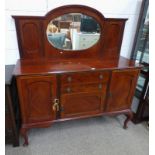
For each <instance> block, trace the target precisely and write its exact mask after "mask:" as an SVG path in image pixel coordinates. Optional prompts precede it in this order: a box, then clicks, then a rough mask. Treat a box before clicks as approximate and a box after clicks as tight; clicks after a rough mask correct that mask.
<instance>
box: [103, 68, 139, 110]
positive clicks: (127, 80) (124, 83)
mask: <svg viewBox="0 0 155 155" xmlns="http://www.w3.org/2000/svg"><path fill="white" fill-rule="evenodd" d="M138 74H139V71H138V70H120V71H113V72H112V77H111V82H110V86H109V87H110V88H109V93H108V100H107V107H106V111H119V110H125V109H130V107H131V102H132V98H133V95H134V91H135V87H136V82H137V77H138Z"/></svg>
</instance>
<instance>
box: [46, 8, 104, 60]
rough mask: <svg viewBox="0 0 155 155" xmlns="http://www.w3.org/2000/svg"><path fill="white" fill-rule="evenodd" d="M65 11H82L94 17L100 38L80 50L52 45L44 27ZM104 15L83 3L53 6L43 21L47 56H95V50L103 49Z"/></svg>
mask: <svg viewBox="0 0 155 155" xmlns="http://www.w3.org/2000/svg"><path fill="white" fill-rule="evenodd" d="M67 13H83V14H85V15H88V16H90V17H92V18H94V19H95V20H96V21H97V22H98V24H99V26H100V38H99V40H98V41H97V43H95V44H94V45H92V46H91V47H89V48H87V49H82V50H63V49H58V48H56V47H54V46H52V45H51V44H50V43H49V41H48V39H47V34H46V29H47V26H48V24H49V22H50V21H51V20H53V19H55V18H57V17H59V16H61V15H64V14H67ZM104 21H105V18H104V16H103V15H102V14H101V13H100V12H98V11H97V10H95V9H93V8H91V7H88V6H83V5H67V6H61V7H58V8H55V9H54V10H52V11H50V12H48V13H47V14H46V15H45V23H44V39H45V51H46V56H47V57H51V56H52V57H55V58H61V57H62V58H65V57H67V58H69V57H87V56H90V55H91V56H93V57H96V56H97V54H96V52H97V51H99V50H101V49H103V42H104V41H103V40H104V35H103V34H104Z"/></svg>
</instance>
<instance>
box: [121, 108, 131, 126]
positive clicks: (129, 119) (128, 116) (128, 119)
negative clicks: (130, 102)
mask: <svg viewBox="0 0 155 155" xmlns="http://www.w3.org/2000/svg"><path fill="white" fill-rule="evenodd" d="M126 116H127V118H126V119H125V121H124V126H123V128H124V129H127V128H128V126H127V124H128V122H129V121H131V120H132V118H133V113H132V112H131V111H130V112H129V113H127V114H126Z"/></svg>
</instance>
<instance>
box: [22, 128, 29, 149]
mask: <svg viewBox="0 0 155 155" xmlns="http://www.w3.org/2000/svg"><path fill="white" fill-rule="evenodd" d="M27 130H28V129H25V128H21V130H20V133H21V135H22V137H23V138H24V144H23V146H28V144H29V142H28V136H27Z"/></svg>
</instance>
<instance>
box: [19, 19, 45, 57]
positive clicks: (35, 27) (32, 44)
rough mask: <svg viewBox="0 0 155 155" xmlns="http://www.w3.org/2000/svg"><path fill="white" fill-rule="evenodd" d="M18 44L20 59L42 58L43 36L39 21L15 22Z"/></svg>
mask: <svg viewBox="0 0 155 155" xmlns="http://www.w3.org/2000/svg"><path fill="white" fill-rule="evenodd" d="M16 24H17V26H19V29H17V35H18V44H19V49H20V56H21V57H22V58H36V57H41V56H43V53H44V52H43V41H42V40H43V39H42V37H41V36H43V33H42V22H41V20H34V19H33V20H32V19H29V20H28V19H22V20H17V21H16Z"/></svg>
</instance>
